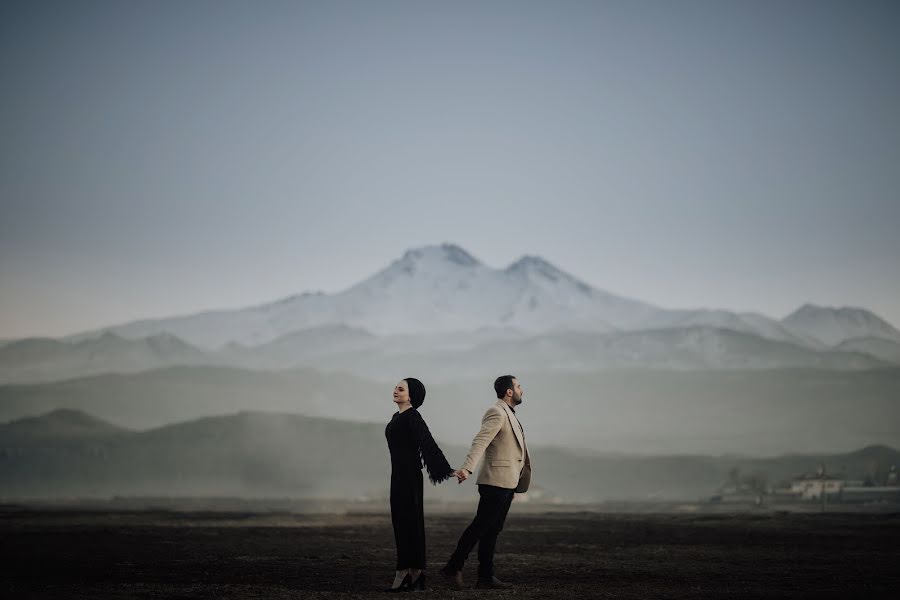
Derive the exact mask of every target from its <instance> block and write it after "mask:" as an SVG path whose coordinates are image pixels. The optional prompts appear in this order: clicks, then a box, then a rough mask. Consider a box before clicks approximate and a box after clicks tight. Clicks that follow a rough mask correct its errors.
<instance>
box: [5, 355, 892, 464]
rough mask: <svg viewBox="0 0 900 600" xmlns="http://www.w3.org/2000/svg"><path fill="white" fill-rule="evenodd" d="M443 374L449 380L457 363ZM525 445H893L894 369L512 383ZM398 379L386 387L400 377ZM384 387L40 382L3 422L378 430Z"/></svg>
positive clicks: (685, 448)
mask: <svg viewBox="0 0 900 600" xmlns="http://www.w3.org/2000/svg"><path fill="white" fill-rule="evenodd" d="M445 368H447V369H450V370H453V369H454V366H453V365H448V366H446V367H445ZM493 369H494V367H493V365H487V366H486V367H485V368H484V371H483V372H482V373H481V375H480V376H479V377H476V378H474V379H471V380H456V381H453V382H450V383H444V384H437V383H432V382H433V381H434V380H435V379H436V378H437V375H438V371H437V370H430V371H424V372H419V371H416V375H417V376H419V377H420V378H421V379H422V380H423V381H425V382H426V385H427V388H428V395H427V397H426V401H425V405H424V406H423V407H422V414H423V415H425V416H426V419H427V421H428V423H429V426H430V427H431V429H432V431H433V432H434V433H435V435H436V436H439V437H440V438H441V439H444V440H446V441H448V442H450V443H454V444H460V445H465V444H469V443H470V442H471V440H472V436H473V435H474V434H475V432H477V431H478V427H479V424H480V419H481V416H482V414H483V413H484V411H485V409H486V408H487V406H489V405H490V404H492V403H493V402H495V401H496V398H495V397H494V393H493V389H492V388H491V382H492V381H493V378H494V377H495V376H496V372H495V371H494V370H493ZM514 374H517V375H519V376H520V378H521V382H522V384H523V387H524V389H525V397H524V400H525V402H524V404H523V405H522V408H521V410H522V411H523V412H522V415H523V417H522V418H523V422H524V424H525V426H526V428H527V432H528V436H529V440H530V441H531V442H533V443H535V444H540V445H552V446H565V447H570V448H585V449H591V450H596V451H603V452H627V453H632V454H672V453H701V454H707V453H713V454H715V453H727V452H735V453H742V454H747V455H761V454H775V453H783V452H831V453H834V452H847V451H850V450H852V449H855V448H859V447H862V446H867V445H870V444H886V445H890V446H895V447H900V427H898V426H897V424H898V423H900V403H898V402H897V398H900V369H898V368H893V369H882V370H869V371H829V370H820V369H783V370H768V371H763V372H756V371H746V370H741V371H724V370H723V371H674V370H646V369H607V370H604V371H602V372H598V371H593V372H583V373H558V372H552V371H535V372H524V373H518V372H516V373H514ZM407 375H408V372H406V371H403V372H401V373H400V374H399V375H396V378H397V379H399V378H400V377H403V376H407ZM393 383H394V382H393V381H392V382H383V383H380V382H376V381H372V380H369V379H366V378H363V377H359V376H357V375H350V374H346V373H344V374H340V373H323V372H320V371H318V370H314V369H299V370H289V371H273V372H266V371H253V370H242V369H231V368H222V367H173V368H168V369H161V370H156V371H150V372H145V373H136V374H131V375H101V376H93V377H87V378H83V379H76V380H70V381H64V382H56V383H48V384H39V385H16V386H12V385H6V386H0V420H9V419H15V418H21V417H26V416H35V415H38V414H41V413H45V412H47V411H51V410H54V409H59V408H66V409H72V410H79V411H84V412H87V413H89V414H92V415H96V416H97V417H99V418H101V419H104V420H106V421H110V422H112V423H114V424H116V425H118V426H122V427H127V428H132V429H145V428H148V427H159V426H162V425H167V424H171V423H175V422H179V421H185V420H191V419H197V418H201V417H205V416H212V415H221V414H226V413H231V412H235V411H240V410H265V411H273V412H282V413H300V414H304V415H308V416H317V417H324V418H338V419H343V420H353V421H364V422H375V423H386V422H387V421H388V419H389V418H390V415H391V414H392V413H393V411H394V405H393V403H392V401H391V391H392V389H393Z"/></svg>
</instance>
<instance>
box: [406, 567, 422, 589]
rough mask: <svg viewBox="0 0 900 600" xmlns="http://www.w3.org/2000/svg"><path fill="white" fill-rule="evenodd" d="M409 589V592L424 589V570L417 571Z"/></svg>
mask: <svg viewBox="0 0 900 600" xmlns="http://www.w3.org/2000/svg"><path fill="white" fill-rule="evenodd" d="M409 591H411V592H424V591H425V571H422V572H421V573H419V576H418V577H417V578H416V580H415V581H413V582H412V585H411V586H410V587H409Z"/></svg>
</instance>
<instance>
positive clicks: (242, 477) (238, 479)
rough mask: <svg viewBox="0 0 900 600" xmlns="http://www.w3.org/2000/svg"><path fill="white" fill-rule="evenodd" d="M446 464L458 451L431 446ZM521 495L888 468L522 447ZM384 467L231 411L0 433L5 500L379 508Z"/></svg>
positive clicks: (580, 496) (889, 453) (687, 492)
mask: <svg viewBox="0 0 900 600" xmlns="http://www.w3.org/2000/svg"><path fill="white" fill-rule="evenodd" d="M442 447H443V449H444V451H445V453H446V455H447V456H448V459H449V460H450V462H451V464H455V463H458V462H459V461H460V460H461V459H462V456H463V453H464V452H465V448H464V447H460V446H450V445H446V444H442ZM532 454H533V460H534V464H535V479H534V489H533V491H532V492H531V496H532V497H535V498H541V497H543V498H544V499H558V500H561V501H569V502H575V501H580V502H586V501H602V500H614V499H620V500H625V499H633V500H634V499H636V500H640V499H651V498H652V499H656V500H659V499H691V500H693V499H698V498H702V497H706V496H708V495H710V494H712V493H714V492H715V491H716V490H717V489H718V487H719V486H720V485H722V484H723V483H724V482H725V481H727V479H728V476H729V475H728V474H729V471H730V470H732V469H735V468H736V469H739V470H740V471H742V472H745V473H757V474H763V475H764V476H765V477H766V478H767V479H768V481H770V482H773V483H774V482H777V481H780V480H787V479H790V478H791V477H793V476H796V475H800V474H802V473H804V472H807V471H810V470H812V469H814V468H815V467H816V466H818V465H819V464H825V465H828V466H829V467H830V468H831V469H832V470H835V471H837V470H842V472H843V473H844V474H845V475H847V476H848V477H852V478H858V479H863V478H864V477H865V476H866V474H868V473H873V474H877V473H881V472H883V471H885V470H886V469H887V468H888V467H889V466H890V465H891V464H897V462H898V460H900V453H898V452H897V451H896V450H893V449H891V448H888V447H883V446H875V447H868V448H866V449H864V450H861V451H857V452H853V453H848V454H841V455H807V456H799V455H792V456H783V457H774V458H765V459H748V458H745V457H739V456H722V457H711V456H685V455H681V456H643V457H641V456H625V455H621V454H617V455H608V454H606V455H604V454H594V453H578V452H573V451H570V450H562V449H558V448H542V447H539V446H535V447H534V448H533V449H532ZM389 480H390V462H389V458H388V453H387V446H386V443H385V440H384V428H383V426H382V425H380V424H371V423H356V422H347V421H340V420H333V419H321V418H312V417H306V416H301V415H295V414H278V413H260V412H241V413H238V414H231V415H225V416H219V417H208V418H203V419H198V420H192V421H187V422H181V423H176V424H172V425H168V426H165V427H160V428H153V429H149V430H145V431H130V430H126V429H121V428H118V427H116V426H114V425H111V424H108V423H104V422H103V421H101V420H99V419H96V418H95V417H92V416H90V415H87V414H84V413H81V412H79V411H54V412H51V413H48V414H44V415H41V416H38V417H31V418H28V419H25V420H19V421H14V422H11V423H5V424H0V489H2V497H3V498H4V499H6V500H10V499H15V498H40V497H60V496H69V497H108V496H112V495H146V496H239V497H307V498H314V497H317V498H329V497H330V498H343V499H357V498H359V499H364V498H365V499H382V500H383V501H384V502H385V504H386V503H387V493H388V487H389ZM426 487H427V489H426V497H428V498H431V499H444V500H464V499H469V500H471V499H473V498H474V496H475V491H474V489H473V486H472V485H469V484H466V485H462V486H459V485H457V484H456V483H455V482H454V481H451V482H449V483H445V484H444V485H441V486H438V487H436V488H435V487H431V486H426Z"/></svg>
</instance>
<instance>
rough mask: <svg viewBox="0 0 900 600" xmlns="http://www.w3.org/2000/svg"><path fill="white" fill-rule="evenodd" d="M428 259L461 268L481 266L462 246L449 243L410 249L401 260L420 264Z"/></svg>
mask: <svg viewBox="0 0 900 600" xmlns="http://www.w3.org/2000/svg"><path fill="white" fill-rule="evenodd" d="M428 259H431V260H441V261H446V262H450V263H453V264H455V265H459V266H461V267H475V266H478V265H480V264H481V262H479V261H478V259H476V258H475V257H474V256H472V255H471V254H469V253H468V252H466V251H465V250H463V249H462V248H461V247H460V246H457V245H456V244H449V243H445V244H441V245H440V246H421V247H419V248H410V249H409V250H407V251H406V253H405V254H404V255H403V258H402V259H401V260H403V261H404V262H419V261H422V260H428Z"/></svg>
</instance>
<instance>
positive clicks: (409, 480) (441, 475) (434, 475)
mask: <svg viewBox="0 0 900 600" xmlns="http://www.w3.org/2000/svg"><path fill="white" fill-rule="evenodd" d="M384 435H385V437H386V438H387V444H388V448H389V449H390V451H391V522H392V523H393V525H394V541H395V542H396V543H397V570H398V571H399V570H401V569H409V568H413V569H424V568H425V511H424V508H423V506H422V500H423V493H422V492H423V490H422V463H424V464H425V468H426V469H427V470H428V478H429V479H430V480H431V482H432V483H434V484H437V483H440V482H441V481H444V480H445V479H449V478H450V476H451V475H453V469H452V468H451V467H450V464H449V463H448V462H447V459H446V458H444V453H443V452H441V449H440V448H439V447H438V445H437V444H436V443H435V441H434V438H433V437H431V432H430V431H429V430H428V425H426V424H425V420H424V419H423V418H422V415H420V414H419V411H417V410H416V409H415V408H408V409H406V410H405V411H403V412H402V413H401V412H397V413H394V416H393V417H392V418H391V422H390V423H388V424H387V427H386V428H385V430H384Z"/></svg>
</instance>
